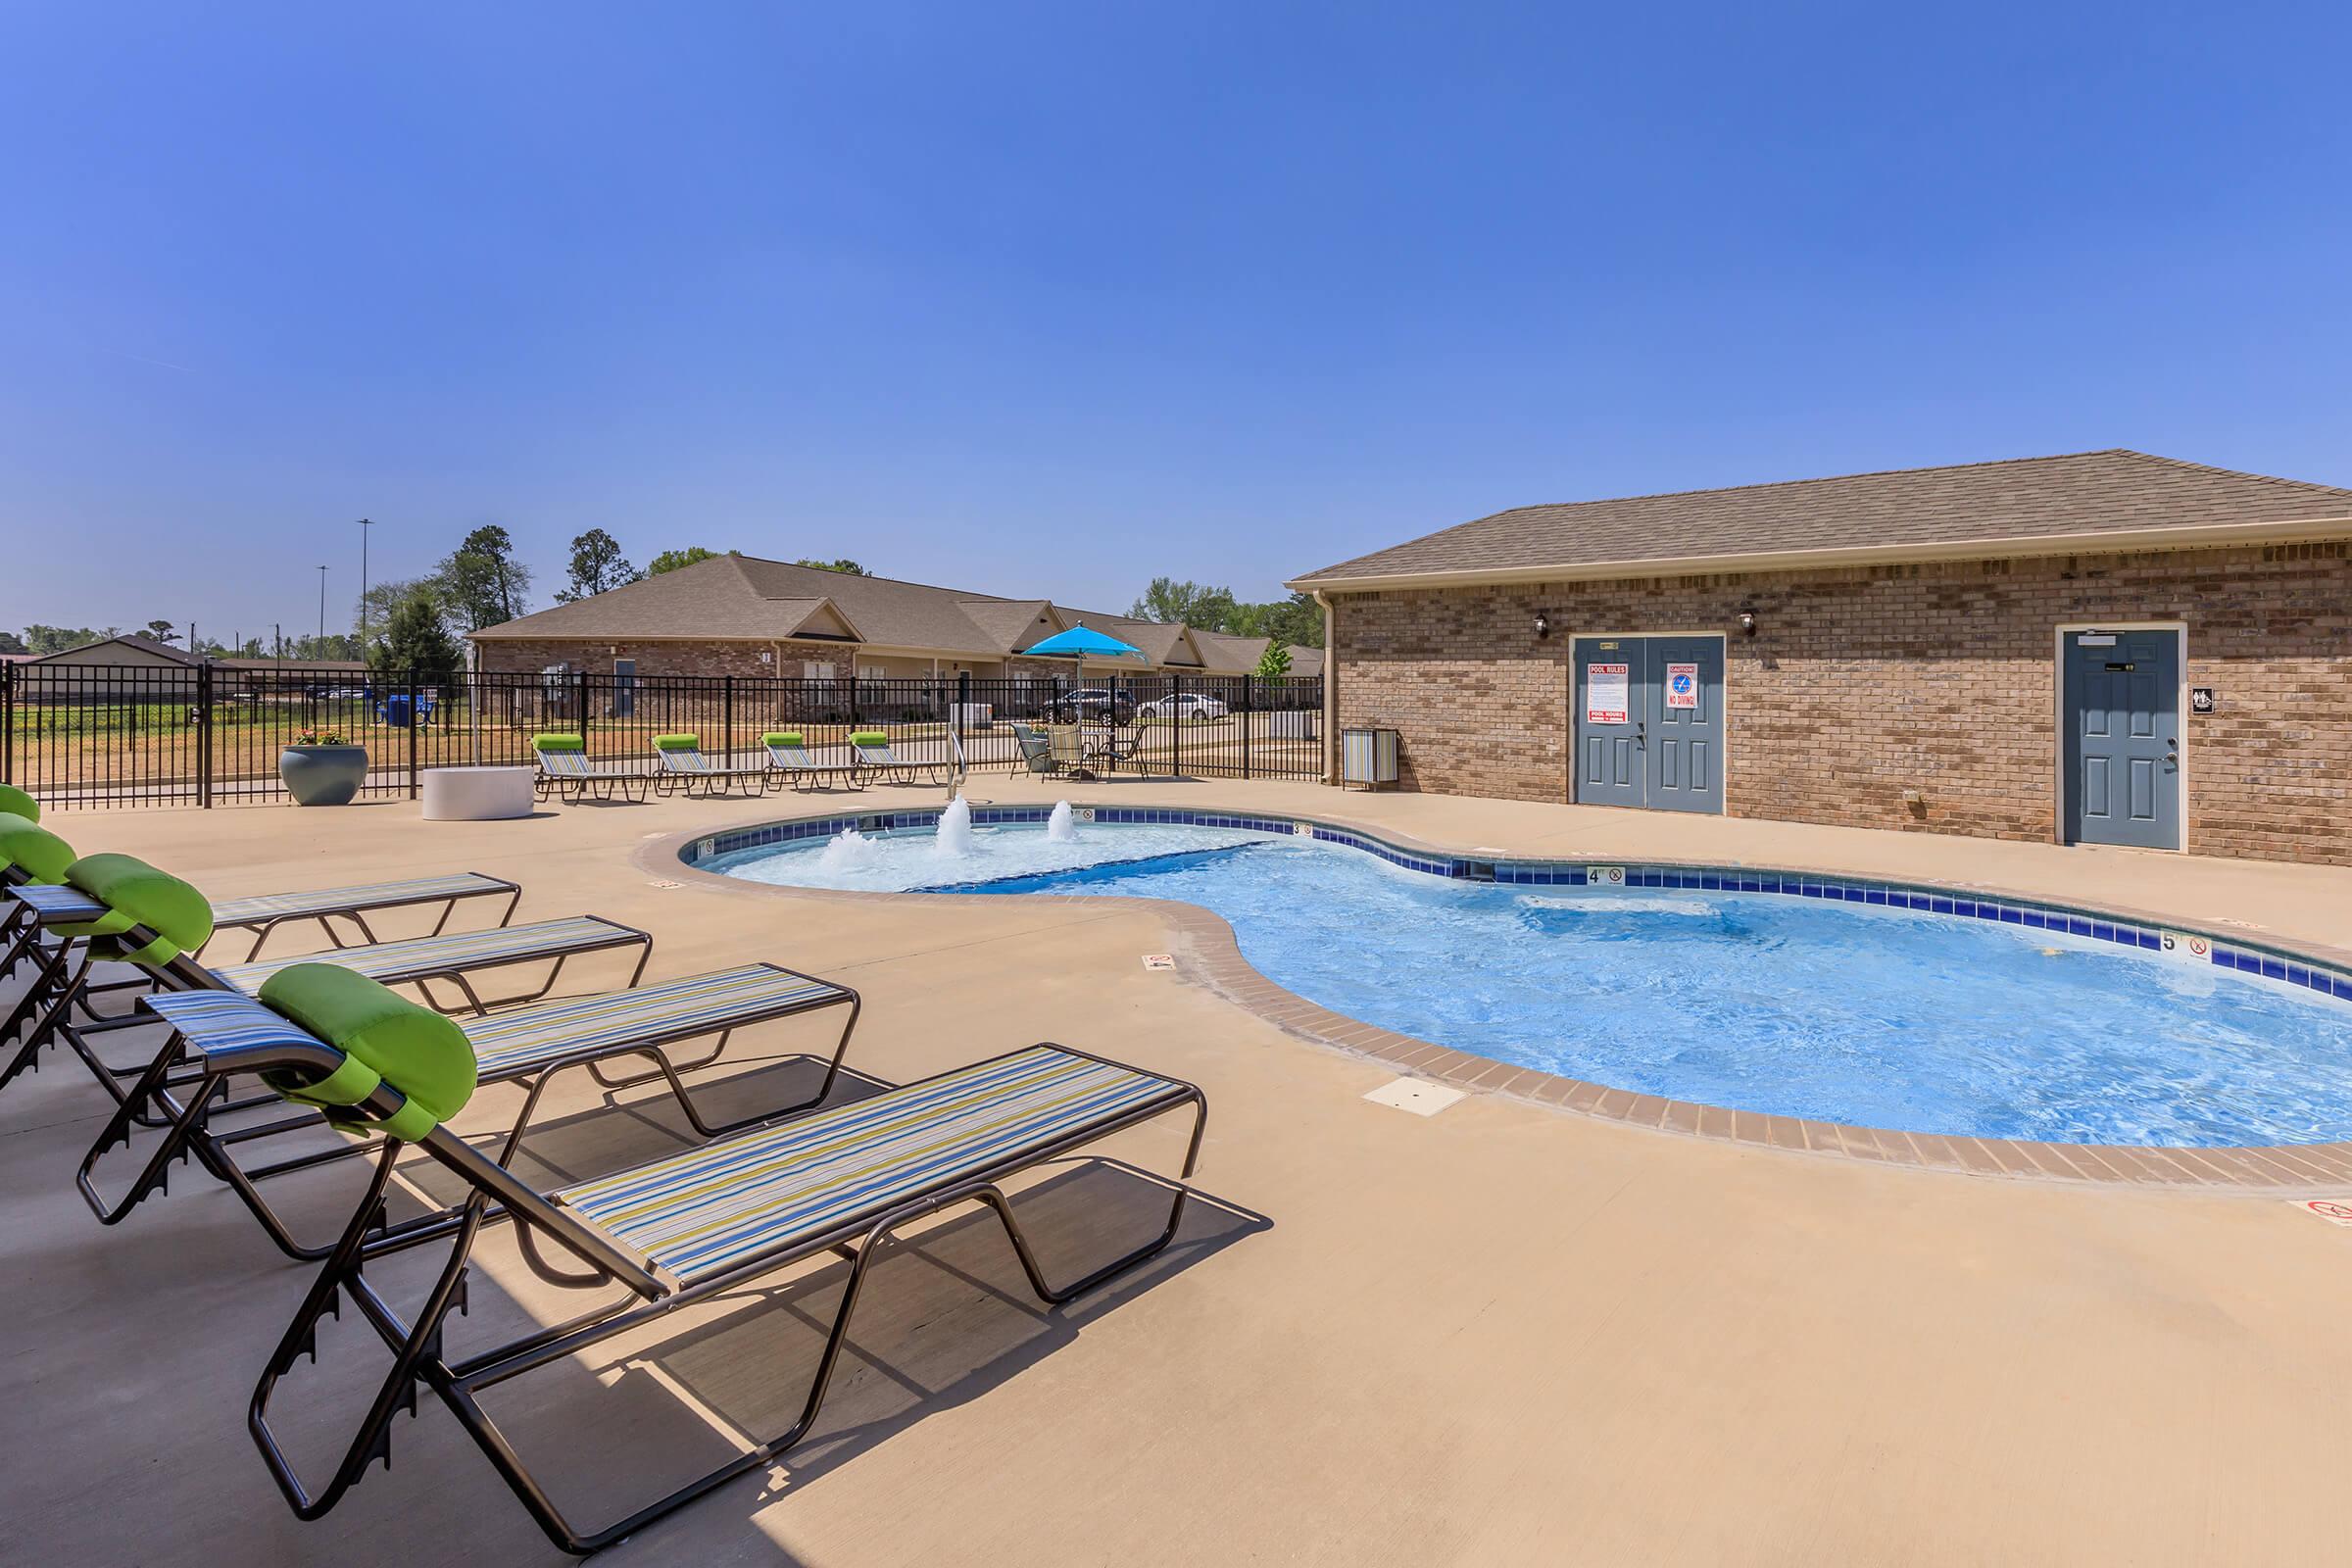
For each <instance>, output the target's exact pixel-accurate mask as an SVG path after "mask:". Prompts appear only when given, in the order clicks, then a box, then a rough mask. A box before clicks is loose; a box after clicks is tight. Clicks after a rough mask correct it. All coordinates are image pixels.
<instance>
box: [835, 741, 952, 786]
mask: <svg viewBox="0 0 2352 1568" xmlns="http://www.w3.org/2000/svg"><path fill="white" fill-rule="evenodd" d="M850 753H851V755H852V756H853V757H854V758H855V759H856V760H857V768H858V775H859V776H861V777H862V776H864V775H866V774H869V773H870V774H872V775H873V776H875V777H876V778H879V779H880V780H882V782H884V783H885V784H912V783H915V782H916V781H917V780H918V779H929V780H930V781H931V782H933V783H936V784H941V785H945V784H946V783H947V782H948V764H947V762H946V761H945V760H935V761H922V760H913V759H908V758H903V757H898V756H894V755H893V754H892V752H891V749H890V737H889V736H888V735H886V734H884V733H883V732H882V731H880V730H878V729H861V730H858V731H857V732H855V733H854V734H852V735H851V736H850Z"/></svg>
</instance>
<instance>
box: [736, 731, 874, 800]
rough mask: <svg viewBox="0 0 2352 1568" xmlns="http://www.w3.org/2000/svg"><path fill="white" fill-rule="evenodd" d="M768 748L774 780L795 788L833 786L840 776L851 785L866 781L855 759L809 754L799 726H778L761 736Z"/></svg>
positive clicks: (769, 769)
mask: <svg viewBox="0 0 2352 1568" xmlns="http://www.w3.org/2000/svg"><path fill="white" fill-rule="evenodd" d="M760 745H762V746H764V747H766V748H767V774H768V781H769V782H770V783H771V784H772V783H782V784H789V785H791V786H792V787H793V788H794V789H796V790H798V789H831V788H832V787H833V783H832V781H833V780H835V779H839V780H841V781H842V782H843V783H845V784H847V785H849V786H850V787H851V788H852V789H859V790H861V789H863V788H865V785H864V783H863V781H861V780H860V779H859V778H858V764H857V763H856V762H820V761H817V760H815V759H813V758H811V757H810V756H809V748H808V746H807V745H806V743H805V742H804V740H803V737H802V735H801V732H800V731H799V730H797V729H788V730H777V731H774V732H772V733H769V734H766V735H762V736H760Z"/></svg>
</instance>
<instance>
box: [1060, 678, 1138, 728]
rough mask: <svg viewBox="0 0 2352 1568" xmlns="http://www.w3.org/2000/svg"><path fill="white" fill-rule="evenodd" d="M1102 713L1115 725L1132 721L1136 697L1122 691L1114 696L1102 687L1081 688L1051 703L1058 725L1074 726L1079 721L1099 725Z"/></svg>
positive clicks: (1062, 694)
mask: <svg viewBox="0 0 2352 1568" xmlns="http://www.w3.org/2000/svg"><path fill="white" fill-rule="evenodd" d="M1105 714H1108V715H1109V716H1110V720H1111V722H1112V723H1114V724H1125V723H1128V722H1130V721H1131V720H1133V719H1134V717H1135V694H1134V693H1133V692H1130V691H1127V690H1125V689H1123V688H1122V689H1119V690H1117V691H1116V692H1115V693H1114V692H1113V691H1112V690H1110V689H1106V688H1104V687H1101V686H1081V687H1079V688H1078V689H1077V690H1076V691H1074V692H1063V693H1061V694H1060V695H1059V696H1058V697H1056V698H1055V699H1054V719H1055V720H1056V721H1057V722H1059V723H1063V724H1075V723H1078V722H1079V721H1081V720H1086V721H1091V722H1094V723H1101V722H1102V721H1103V715H1105Z"/></svg>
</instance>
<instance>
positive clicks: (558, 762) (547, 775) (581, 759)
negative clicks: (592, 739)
mask: <svg viewBox="0 0 2352 1568" xmlns="http://www.w3.org/2000/svg"><path fill="white" fill-rule="evenodd" d="M531 755H532V756H533V757H535V758H537V759H538V760H539V773H538V776H537V777H536V778H534V779H533V780H532V781H531V785H532V788H533V789H534V790H535V791H536V792H537V794H538V796H539V798H540V799H541V800H543V801H544V800H546V799H547V798H548V797H549V796H550V795H554V796H556V797H557V798H558V799H560V800H567V801H584V800H587V799H589V798H590V797H591V796H593V797H595V798H596V799H597V800H600V801H609V800H611V799H612V798H613V792H614V791H615V790H617V791H619V792H620V797H621V799H622V800H626V801H642V800H644V799H645V792H646V791H647V790H648V789H649V788H651V787H652V785H653V782H654V779H653V775H652V774H650V773H647V772H645V771H644V770H643V769H640V768H633V767H598V766H594V765H591V764H590V762H589V760H588V743H587V741H586V740H584V739H583V738H582V737H580V736H577V735H534V736H532V737H531Z"/></svg>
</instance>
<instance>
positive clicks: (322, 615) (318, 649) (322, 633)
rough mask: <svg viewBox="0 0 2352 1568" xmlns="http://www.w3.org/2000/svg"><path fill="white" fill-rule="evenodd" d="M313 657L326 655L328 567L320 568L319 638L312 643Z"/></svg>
mask: <svg viewBox="0 0 2352 1568" xmlns="http://www.w3.org/2000/svg"><path fill="white" fill-rule="evenodd" d="M311 657H312V658H313V659H324V658H325V657H326V568H325V567H324V566H320V567H319V640H318V641H317V642H316V643H313V644H312V645H311Z"/></svg>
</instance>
